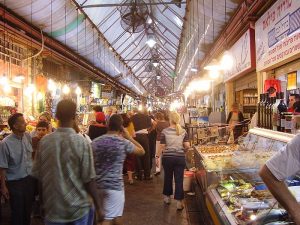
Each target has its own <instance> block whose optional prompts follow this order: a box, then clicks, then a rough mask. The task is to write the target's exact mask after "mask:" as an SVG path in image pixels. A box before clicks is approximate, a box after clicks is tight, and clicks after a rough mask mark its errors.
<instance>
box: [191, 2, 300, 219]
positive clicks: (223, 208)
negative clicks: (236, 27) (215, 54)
mask: <svg viewBox="0 0 300 225" xmlns="http://www.w3.org/2000/svg"><path fill="white" fill-rule="evenodd" d="M299 12H300V1H293V0H289V1H286V0H279V1H276V2H275V4H274V5H273V6H272V7H271V8H270V9H268V10H267V11H266V13H265V14H264V15H263V16H262V17H261V18H260V19H259V20H258V21H257V22H256V24H255V34H256V35H255V48H256V70H257V76H256V77H255V71H254V69H255V58H254V56H253V54H254V53H251V52H252V51H253V48H254V45H253V44H252V45H251V42H253V39H252V41H250V40H251V39H250V40H249V39H248V40H249V41H250V42H249V43H250V45H249V47H248V48H245V46H247V44H246V43H247V39H245V36H246V34H247V33H248V34H249V32H250V37H251V32H252V31H251V30H249V31H247V32H246V33H245V34H244V35H243V36H242V37H241V39H240V40H239V41H238V42H237V43H236V44H234V45H233V47H232V48H233V49H234V48H235V47H236V46H238V45H239V46H240V47H236V50H235V53H232V54H233V56H235V60H237V63H236V65H248V67H247V66H245V67H242V68H244V70H240V71H236V72H235V73H234V72H233V73H232V72H231V73H227V74H226V76H225V82H226V98H227V106H229V105H230V104H231V103H232V102H234V101H236V102H238V103H240V104H241V105H243V111H244V110H245V108H246V107H248V105H249V107H253V108H255V107H254V106H252V105H254V104H255V103H256V102H257V94H258V93H266V96H267V98H266V99H270V98H271V97H272V100H273V101H274V93H273V92H274V90H275V92H282V93H284V94H285V95H283V96H286V98H285V99H287V96H288V95H289V94H291V93H297V94H298V93H299V86H298V82H297V80H298V79H297V78H298V76H299V72H298V71H299V66H300V63H299V60H298V58H299V56H300V49H299V46H300V38H299V31H300V23H299V20H298V18H299ZM252 35H253V34H252ZM252 37H253V36H252ZM239 43H241V44H242V45H240V44H239ZM251 46H252V47H251ZM247 49H248V53H251V54H250V56H249V58H248V60H247V57H246V58H245V55H247ZM251 49H252V51H251ZM229 51H233V50H232V49H230V50H229ZM254 55H255V54H254ZM251 56H252V57H251ZM243 57H244V58H245V60H244V61H238V60H240V59H242V58H243ZM241 62H245V64H241ZM233 68H235V69H236V66H234V67H233ZM250 90H251V91H250ZM257 92H258V93H257ZM280 99H281V100H282V101H280V102H282V103H284V102H285V104H286V105H288V103H287V102H286V100H284V97H281V98H280ZM277 100H278V99H277ZM268 101H269V100H268ZM273 101H269V102H267V101H266V100H265V101H264V105H263V106H264V108H263V115H265V116H266V117H265V118H269V119H270V121H272V119H273V118H274V117H273V116H272V115H273V114H272V113H273V112H274V111H272V110H275V109H276V107H274V105H275V104H274V102H273ZM280 104H281V103H280ZM259 105H260V104H259ZM258 109H259V112H258V114H260V113H261V109H262V108H261V106H259V107H258ZM276 112H277V111H276ZM277 113H278V112H277ZM244 114H245V111H244ZM250 114H251V112H250ZM267 115H269V116H268V117H267ZM281 115H285V117H279V118H280V121H282V119H283V118H284V122H283V124H285V126H286V127H287V126H290V125H291V124H295V123H296V122H295V123H293V122H292V119H291V118H292V116H286V114H280V115H279V116H281ZM277 119H278V118H277V117H276V121H277ZM287 124H288V125H287ZM275 127H276V126H275ZM294 131H295V133H297V131H296V129H295V130H294ZM285 132H288V133H283V132H278V131H277V129H276V130H267V129H265V128H258V127H255V128H253V129H250V130H249V131H248V133H247V136H245V137H244V138H240V139H239V141H238V143H237V144H231V145H229V144H228V142H227V144H222V143H221V142H220V141H215V142H212V141H210V142H209V144H207V145H194V156H195V158H194V166H195V168H194V169H195V170H196V173H195V177H196V179H195V180H196V185H195V191H196V195H197V198H199V199H201V198H204V201H205V203H206V206H207V208H208V211H209V213H210V215H211V218H212V219H213V221H214V224H222V225H223V224H226V225H227V224H228V225H229V224H230V225H233V224H236V225H237V224H290V223H293V222H292V221H291V218H289V216H288V213H287V212H286V211H285V210H284V209H283V208H282V207H281V206H280V204H278V202H277V201H276V200H275V199H274V197H273V196H272V194H271V193H270V191H269V190H268V189H267V188H266V186H265V185H264V184H263V182H262V181H261V179H260V177H259V175H258V171H259V170H260V168H261V167H262V166H263V165H264V164H265V163H266V161H267V160H268V159H270V158H271V157H272V156H274V155H275V154H276V153H277V152H278V151H280V150H281V149H283V148H284V147H285V146H286V145H287V143H288V142H289V141H291V139H293V138H294V137H295V134H292V129H287V128H285ZM226 133H227V131H226V132H225V136H226ZM220 135H221V133H220V130H219V133H218V136H220ZM218 139H220V138H217V140H218ZM213 140H216V139H213ZM216 143H217V144H216ZM286 183H287V184H288V186H289V190H290V191H291V192H292V193H293V194H294V195H295V196H299V194H300V192H299V186H300V179H299V177H298V176H294V177H290V178H288V179H287V180H286Z"/></svg>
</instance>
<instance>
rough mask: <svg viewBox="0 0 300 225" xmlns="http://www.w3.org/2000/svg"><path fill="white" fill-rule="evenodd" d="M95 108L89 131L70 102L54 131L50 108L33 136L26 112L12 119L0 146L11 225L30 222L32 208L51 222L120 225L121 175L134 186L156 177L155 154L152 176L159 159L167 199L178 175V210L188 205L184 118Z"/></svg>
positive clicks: (63, 105)
mask: <svg viewBox="0 0 300 225" xmlns="http://www.w3.org/2000/svg"><path fill="white" fill-rule="evenodd" d="M93 110H94V116H95V120H94V121H91V122H90V125H89V128H88V132H87V134H85V133H83V132H82V131H81V130H80V128H79V121H78V118H77V115H76V104H75V103H74V102H73V101H71V100H62V101H60V102H59V103H58V105H57V109H56V114H55V119H56V121H57V129H54V128H53V127H52V125H51V122H52V121H53V118H52V117H51V114H49V113H47V112H44V113H42V114H41V115H40V116H39V118H38V122H37V125H36V129H35V130H34V131H33V132H31V133H30V134H29V133H27V132H26V121H25V119H24V116H23V114H20V113H15V114H13V115H12V116H11V117H10V118H9V120H8V124H9V127H10V129H11V131H12V134H10V135H9V136H7V137H6V138H4V140H3V141H2V142H1V146H0V147H1V148H0V181H1V183H0V187H1V195H2V196H4V197H5V198H6V199H7V200H9V201H10V206H11V224H12V225H30V220H31V216H32V207H33V205H37V206H38V208H42V209H43V210H40V211H39V212H38V214H39V216H40V217H42V218H44V221H45V224H46V225H64V224H68V225H79V224H80V225H81V224H83V225H89V224H96V223H97V222H98V221H101V222H100V223H99V224H103V225H109V224H117V225H119V224H122V214H123V209H124V202H125V197H124V180H123V173H124V171H125V172H126V173H127V175H128V182H129V184H133V183H134V179H139V180H146V181H148V180H151V179H152V178H153V177H152V174H151V167H152V162H151V160H152V158H154V155H155V156H156V159H157V162H156V169H155V171H154V174H155V175H159V174H160V172H161V159H162V164H163V167H164V173H165V178H164V190H163V194H164V195H165V199H164V201H165V203H167V204H169V203H170V201H169V200H170V196H171V195H172V194H173V191H172V180H173V175H174V176H175V183H176V188H175V195H174V198H175V199H176V200H178V203H177V208H178V209H179V210H180V209H182V208H183V205H182V199H183V171H184V168H185V160H184V152H185V150H186V149H187V148H188V141H187V134H186V132H185V130H184V129H182V128H181V126H180V125H179V120H180V116H179V115H178V114H177V113H174V112H172V113H171V114H170V121H169V119H168V116H169V115H168V113H167V112H163V111H162V112H158V113H156V114H152V115H149V114H148V112H146V111H143V112H141V111H138V110H134V111H132V112H128V113H123V114H117V113H116V112H113V110H112V109H111V108H110V109H109V110H108V111H107V113H106V114H105V113H104V112H103V111H102V108H101V107H100V106H96V107H94V108H93ZM134 174H135V176H134ZM166 198H167V200H166ZM37 202H38V204H37ZM95 218H96V219H97V221H95Z"/></svg>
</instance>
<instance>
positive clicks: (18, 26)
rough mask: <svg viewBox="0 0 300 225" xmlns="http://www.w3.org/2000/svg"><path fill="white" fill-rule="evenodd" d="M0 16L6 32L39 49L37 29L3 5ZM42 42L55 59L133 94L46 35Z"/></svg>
mask: <svg viewBox="0 0 300 225" xmlns="http://www.w3.org/2000/svg"><path fill="white" fill-rule="evenodd" d="M0 15H1V17H2V21H1V23H0V25H3V26H4V25H5V28H6V30H7V31H10V32H12V33H13V34H14V35H15V36H17V37H18V38H19V39H21V40H22V42H27V41H30V42H31V43H32V44H33V45H35V47H37V48H40V47H41V46H40V45H41V44H40V41H41V40H42V36H41V33H40V31H39V29H38V28H37V27H35V26H34V25H33V24H30V23H28V22H26V21H25V20H24V19H23V18H21V17H19V16H17V15H16V14H15V13H13V12H12V11H11V10H9V9H7V8H6V7H5V6H4V5H3V4H0ZM44 40H45V42H44V43H45V47H44V50H46V51H49V52H53V53H54V55H55V57H57V58H59V59H61V60H64V61H66V62H68V63H70V64H71V65H74V66H77V67H79V68H81V69H83V70H84V71H86V72H87V73H88V74H90V75H91V76H93V77H94V78H95V79H100V78H102V79H105V80H107V82H109V83H110V84H111V85H112V86H114V87H115V88H118V89H121V90H123V91H125V92H128V93H134V91H133V90H131V89H129V88H127V87H126V86H124V85H123V84H121V83H119V82H118V81H116V80H115V79H114V78H113V77H111V76H109V75H107V74H106V73H104V72H103V71H102V70H101V69H100V68H97V67H95V66H94V65H92V64H91V63H89V62H88V61H87V60H86V59H85V58H84V57H82V56H80V55H78V54H77V53H76V52H74V51H73V50H71V49H69V48H68V47H66V46H64V45H63V44H62V43H60V42H58V41H56V40H55V39H53V38H51V37H49V36H47V35H46V34H44Z"/></svg>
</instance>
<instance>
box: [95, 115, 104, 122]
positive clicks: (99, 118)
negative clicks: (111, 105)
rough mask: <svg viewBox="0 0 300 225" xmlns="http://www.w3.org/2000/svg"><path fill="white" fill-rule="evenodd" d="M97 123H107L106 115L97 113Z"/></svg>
mask: <svg viewBox="0 0 300 225" xmlns="http://www.w3.org/2000/svg"><path fill="white" fill-rule="evenodd" d="M96 122H98V123H104V122H105V115H104V113H103V112H97V113H96Z"/></svg>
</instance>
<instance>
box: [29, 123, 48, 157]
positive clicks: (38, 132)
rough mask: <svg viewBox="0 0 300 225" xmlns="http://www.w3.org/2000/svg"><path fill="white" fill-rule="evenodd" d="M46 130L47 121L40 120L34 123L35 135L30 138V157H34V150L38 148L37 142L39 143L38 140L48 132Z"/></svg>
mask: <svg viewBox="0 0 300 225" xmlns="http://www.w3.org/2000/svg"><path fill="white" fill-rule="evenodd" d="M48 130H49V123H48V122H46V121H40V122H38V124H37V125H36V129H35V136H34V137H33V138H32V149H33V153H32V158H33V159H35V156H36V152H37V149H38V144H39V142H40V140H41V139H42V138H43V137H44V136H45V135H46V134H48Z"/></svg>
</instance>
